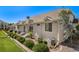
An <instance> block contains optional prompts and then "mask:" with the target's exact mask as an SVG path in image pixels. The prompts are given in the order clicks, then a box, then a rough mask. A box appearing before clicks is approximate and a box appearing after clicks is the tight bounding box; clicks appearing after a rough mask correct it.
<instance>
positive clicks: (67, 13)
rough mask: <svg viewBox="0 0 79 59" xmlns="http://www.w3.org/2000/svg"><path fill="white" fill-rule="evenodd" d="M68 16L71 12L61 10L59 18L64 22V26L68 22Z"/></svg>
mask: <svg viewBox="0 0 79 59" xmlns="http://www.w3.org/2000/svg"><path fill="white" fill-rule="evenodd" d="M69 14H72V12H71V11H70V10H62V11H61V12H60V13H59V16H61V17H62V18H63V20H64V21H65V23H66V24H67V23H68V22H69Z"/></svg>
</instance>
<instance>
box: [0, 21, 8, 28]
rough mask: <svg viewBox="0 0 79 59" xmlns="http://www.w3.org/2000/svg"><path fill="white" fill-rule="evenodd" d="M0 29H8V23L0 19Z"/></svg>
mask: <svg viewBox="0 0 79 59" xmlns="http://www.w3.org/2000/svg"><path fill="white" fill-rule="evenodd" d="M0 29H8V23H6V22H4V21H2V20H0Z"/></svg>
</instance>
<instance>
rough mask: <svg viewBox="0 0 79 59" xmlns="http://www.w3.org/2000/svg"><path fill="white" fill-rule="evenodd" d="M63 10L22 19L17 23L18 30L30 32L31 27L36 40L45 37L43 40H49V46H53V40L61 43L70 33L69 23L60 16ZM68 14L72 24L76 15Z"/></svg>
mask: <svg viewBox="0 0 79 59" xmlns="http://www.w3.org/2000/svg"><path fill="white" fill-rule="evenodd" d="M62 10H63V9H58V10H55V11H51V12H48V13H45V14H41V15H37V16H33V17H30V19H27V20H25V21H21V22H19V23H17V28H18V29H17V31H20V32H26V33H28V31H29V29H30V28H31V30H32V31H33V35H34V37H35V38H36V40H37V38H43V40H45V41H47V43H48V46H51V45H52V42H53V41H55V42H56V44H59V43H60V42H63V41H64V40H65V39H67V38H68V36H69V35H70V34H69V31H68V28H67V27H66V25H67V24H65V22H64V20H63V19H62V18H61V17H60V16H59V13H60V12H61V11H62ZM68 16H69V22H68V24H72V21H73V19H74V15H72V14H69V15H68Z"/></svg>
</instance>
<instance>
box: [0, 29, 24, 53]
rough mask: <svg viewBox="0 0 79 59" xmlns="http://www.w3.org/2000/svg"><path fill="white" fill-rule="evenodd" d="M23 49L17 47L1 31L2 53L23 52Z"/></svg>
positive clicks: (0, 48) (0, 49)
mask: <svg viewBox="0 0 79 59" xmlns="http://www.w3.org/2000/svg"><path fill="white" fill-rule="evenodd" d="M22 51H23V49H22V48H20V47H19V46H17V45H16V43H15V42H14V41H12V40H11V39H10V38H9V37H8V36H7V35H6V34H5V33H4V32H3V31H2V30H0V52H22Z"/></svg>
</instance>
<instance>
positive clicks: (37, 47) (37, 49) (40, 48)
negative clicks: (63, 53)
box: [32, 43, 49, 52]
mask: <svg viewBox="0 0 79 59" xmlns="http://www.w3.org/2000/svg"><path fill="white" fill-rule="evenodd" d="M32 50H33V51H35V52H48V51H49V48H48V47H47V45H46V44H44V43H38V44H36V45H35V46H34V47H33V48H32Z"/></svg>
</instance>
